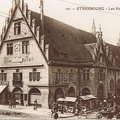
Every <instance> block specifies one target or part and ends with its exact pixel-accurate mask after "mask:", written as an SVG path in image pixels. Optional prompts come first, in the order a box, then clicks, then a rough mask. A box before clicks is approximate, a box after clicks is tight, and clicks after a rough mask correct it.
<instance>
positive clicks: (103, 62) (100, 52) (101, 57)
mask: <svg viewBox="0 0 120 120" xmlns="http://www.w3.org/2000/svg"><path fill="white" fill-rule="evenodd" d="M96 44H97V57H96V65H97V66H101V67H107V59H106V51H105V43H104V41H103V38H102V31H101V27H100V29H99V32H98V33H97V43H96Z"/></svg>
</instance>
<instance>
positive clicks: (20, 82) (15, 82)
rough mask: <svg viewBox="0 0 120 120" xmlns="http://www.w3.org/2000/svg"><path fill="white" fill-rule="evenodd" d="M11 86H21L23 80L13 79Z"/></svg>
mask: <svg viewBox="0 0 120 120" xmlns="http://www.w3.org/2000/svg"><path fill="white" fill-rule="evenodd" d="M13 86H15V87H22V86H23V82H22V81H18V80H13Z"/></svg>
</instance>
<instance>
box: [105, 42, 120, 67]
mask: <svg viewBox="0 0 120 120" xmlns="http://www.w3.org/2000/svg"><path fill="white" fill-rule="evenodd" d="M106 46H108V47H109V55H108V60H109V61H108V62H109V66H110V67H113V59H115V65H116V66H117V67H120V46H115V45H111V44H108V43H106ZM110 54H111V55H112V61H110Z"/></svg>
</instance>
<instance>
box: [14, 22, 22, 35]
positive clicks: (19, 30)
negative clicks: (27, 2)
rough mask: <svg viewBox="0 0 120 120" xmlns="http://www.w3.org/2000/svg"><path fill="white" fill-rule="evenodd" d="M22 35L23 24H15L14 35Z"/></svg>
mask: <svg viewBox="0 0 120 120" xmlns="http://www.w3.org/2000/svg"><path fill="white" fill-rule="evenodd" d="M20 33H21V22H15V23H14V35H18V34H20Z"/></svg>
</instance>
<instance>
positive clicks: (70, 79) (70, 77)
mask: <svg viewBox="0 0 120 120" xmlns="http://www.w3.org/2000/svg"><path fill="white" fill-rule="evenodd" d="M69 81H70V82H73V81H75V73H74V72H73V70H72V69H71V70H70V73H69Z"/></svg>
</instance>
